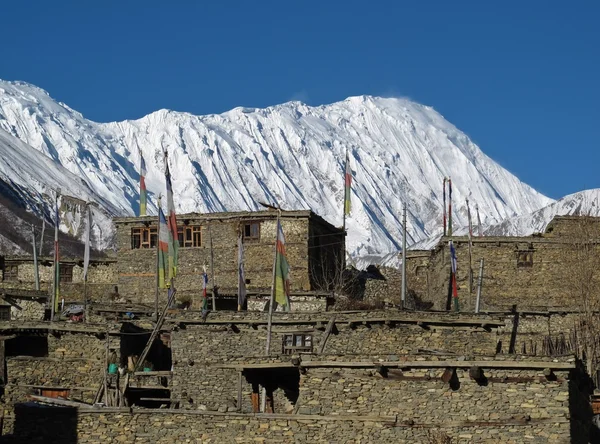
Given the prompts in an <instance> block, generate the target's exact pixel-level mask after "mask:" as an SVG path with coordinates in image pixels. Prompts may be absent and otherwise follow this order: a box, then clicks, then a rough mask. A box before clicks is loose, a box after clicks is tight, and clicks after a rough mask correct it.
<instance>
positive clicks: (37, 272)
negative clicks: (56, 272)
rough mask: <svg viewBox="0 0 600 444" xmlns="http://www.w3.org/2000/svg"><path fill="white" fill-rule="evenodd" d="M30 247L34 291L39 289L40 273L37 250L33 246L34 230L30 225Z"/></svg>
mask: <svg viewBox="0 0 600 444" xmlns="http://www.w3.org/2000/svg"><path fill="white" fill-rule="evenodd" d="M31 245H32V246H33V267H34V273H35V289H36V290H39V289H40V271H39V268H38V258H37V248H36V245H35V229H34V228H33V224H31Z"/></svg>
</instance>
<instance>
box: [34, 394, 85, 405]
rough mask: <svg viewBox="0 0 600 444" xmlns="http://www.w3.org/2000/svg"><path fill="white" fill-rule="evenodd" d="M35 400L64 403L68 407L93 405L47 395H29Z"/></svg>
mask: <svg viewBox="0 0 600 444" xmlns="http://www.w3.org/2000/svg"><path fill="white" fill-rule="evenodd" d="M29 397H30V398H31V399H33V400H34V401H39V402H44V403H47V404H56V405H64V406H68V407H91V405H90V404H85V403H83V402H75V401H67V400H66V399H59V398H49V397H47V396H38V395H29Z"/></svg>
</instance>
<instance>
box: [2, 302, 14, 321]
mask: <svg viewBox="0 0 600 444" xmlns="http://www.w3.org/2000/svg"><path fill="white" fill-rule="evenodd" d="M7 314H8V316H7ZM11 318H12V316H11V310H10V305H0V321H10V320H11Z"/></svg>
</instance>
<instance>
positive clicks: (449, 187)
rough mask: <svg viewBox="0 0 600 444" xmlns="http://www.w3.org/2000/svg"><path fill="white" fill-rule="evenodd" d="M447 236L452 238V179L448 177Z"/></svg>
mask: <svg viewBox="0 0 600 444" xmlns="http://www.w3.org/2000/svg"><path fill="white" fill-rule="evenodd" d="M448 236H452V179H451V178H450V177H448Z"/></svg>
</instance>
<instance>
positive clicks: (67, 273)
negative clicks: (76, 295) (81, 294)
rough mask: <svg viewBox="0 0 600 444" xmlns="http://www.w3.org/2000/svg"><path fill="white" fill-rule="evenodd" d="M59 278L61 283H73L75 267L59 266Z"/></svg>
mask: <svg viewBox="0 0 600 444" xmlns="http://www.w3.org/2000/svg"><path fill="white" fill-rule="evenodd" d="M58 277H59V281H60V282H73V265H69V264H60V265H59V266H58Z"/></svg>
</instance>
